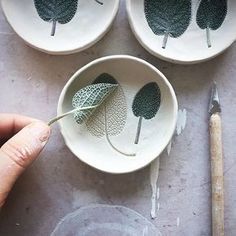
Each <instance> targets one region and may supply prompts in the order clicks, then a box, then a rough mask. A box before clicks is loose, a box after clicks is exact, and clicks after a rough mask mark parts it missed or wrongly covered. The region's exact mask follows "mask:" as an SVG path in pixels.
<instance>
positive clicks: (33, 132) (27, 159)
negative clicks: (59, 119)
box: [0, 121, 50, 207]
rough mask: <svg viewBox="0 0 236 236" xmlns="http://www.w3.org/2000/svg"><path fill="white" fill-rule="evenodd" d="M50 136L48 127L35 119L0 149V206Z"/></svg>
mask: <svg viewBox="0 0 236 236" xmlns="http://www.w3.org/2000/svg"><path fill="white" fill-rule="evenodd" d="M49 136H50V127H49V126H48V125H46V124H45V123H43V122H41V121H36V122H33V123H31V124H29V125H28V126H26V127H24V128H23V129H22V130H21V131H20V132H18V133H17V134H16V135H15V136H13V137H12V138H11V139H10V140H8V141H7V142H6V143H5V144H4V145H3V146H2V147H1V149H0V207H1V206H2V205H3V203H4V202H5V200H6V197H7V195H8V193H9V192H10V190H11V188H12V186H13V184H14V183H15V181H16V179H17V178H18V177H19V175H20V174H21V173H22V172H23V171H24V170H25V168H26V167H27V166H29V165H30V164H31V163H32V162H33V161H34V160H35V159H36V158H37V156H38V155H39V153H40V152H41V150H42V149H43V147H44V146H45V144H46V143H47V140H48V138H49Z"/></svg>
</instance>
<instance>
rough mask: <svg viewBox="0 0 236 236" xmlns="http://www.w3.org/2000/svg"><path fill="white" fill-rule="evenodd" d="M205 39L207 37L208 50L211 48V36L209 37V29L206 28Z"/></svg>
mask: <svg viewBox="0 0 236 236" xmlns="http://www.w3.org/2000/svg"><path fill="white" fill-rule="evenodd" d="M206 37H207V45H208V48H210V47H211V36H210V28H209V27H207V28H206Z"/></svg>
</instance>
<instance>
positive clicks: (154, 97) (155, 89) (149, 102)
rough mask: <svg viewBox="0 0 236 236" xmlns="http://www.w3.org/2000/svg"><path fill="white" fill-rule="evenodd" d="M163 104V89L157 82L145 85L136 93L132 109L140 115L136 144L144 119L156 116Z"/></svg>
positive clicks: (135, 113)
mask: <svg viewBox="0 0 236 236" xmlns="http://www.w3.org/2000/svg"><path fill="white" fill-rule="evenodd" d="M160 104H161V91H160V88H159V86H158V85H157V83H156V82H151V83H148V84H146V85H145V86H143V87H142V88H141V89H140V90H139V91H138V93H137V94H136V96H135V98H134V101H133V105H132V109H133V113H134V115H135V116H136V117H139V122H138V128H137V134H136V138H135V142H134V143H135V144H138V142H139V137H140V132H141V126H142V120H143V118H144V119H146V120H149V119H152V118H153V117H155V116H156V114H157V112H158V110H159V108H160Z"/></svg>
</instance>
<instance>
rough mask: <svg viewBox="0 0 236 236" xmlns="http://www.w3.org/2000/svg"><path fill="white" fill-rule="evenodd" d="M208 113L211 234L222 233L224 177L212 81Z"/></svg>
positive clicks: (219, 124)
mask: <svg viewBox="0 0 236 236" xmlns="http://www.w3.org/2000/svg"><path fill="white" fill-rule="evenodd" d="M209 113H210V123H209V125H210V127H209V128H210V155H211V185H212V235H213V236H223V235H224V177H223V153H222V131H221V130H222V129H221V117H220V113H221V107H220V101H219V95H218V91H217V87H216V83H214V85H213V87H212V92H211V100H210V106H209Z"/></svg>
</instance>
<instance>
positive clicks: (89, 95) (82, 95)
mask: <svg viewBox="0 0 236 236" xmlns="http://www.w3.org/2000/svg"><path fill="white" fill-rule="evenodd" d="M117 88H118V85H117V84H109V83H100V84H93V85H89V86H86V87H84V88H82V89H80V90H79V91H78V92H77V93H76V94H75V95H74V96H73V99H72V106H73V108H74V109H73V110H71V111H68V112H66V113H64V114H61V115H59V116H57V117H55V118H53V119H51V120H50V121H49V122H48V125H52V124H53V123H55V122H56V121H58V120H60V119H62V118H63V117H66V116H68V115H71V114H73V115H74V118H75V120H76V122H77V123H78V124H82V123H83V122H85V121H86V120H87V119H88V118H89V117H90V116H91V115H92V114H93V112H94V111H95V110H96V108H98V107H99V106H101V104H102V103H103V102H104V100H106V99H107V97H108V96H110V95H111V94H112V93H113V92H114V91H115V90H116V89H117Z"/></svg>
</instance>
